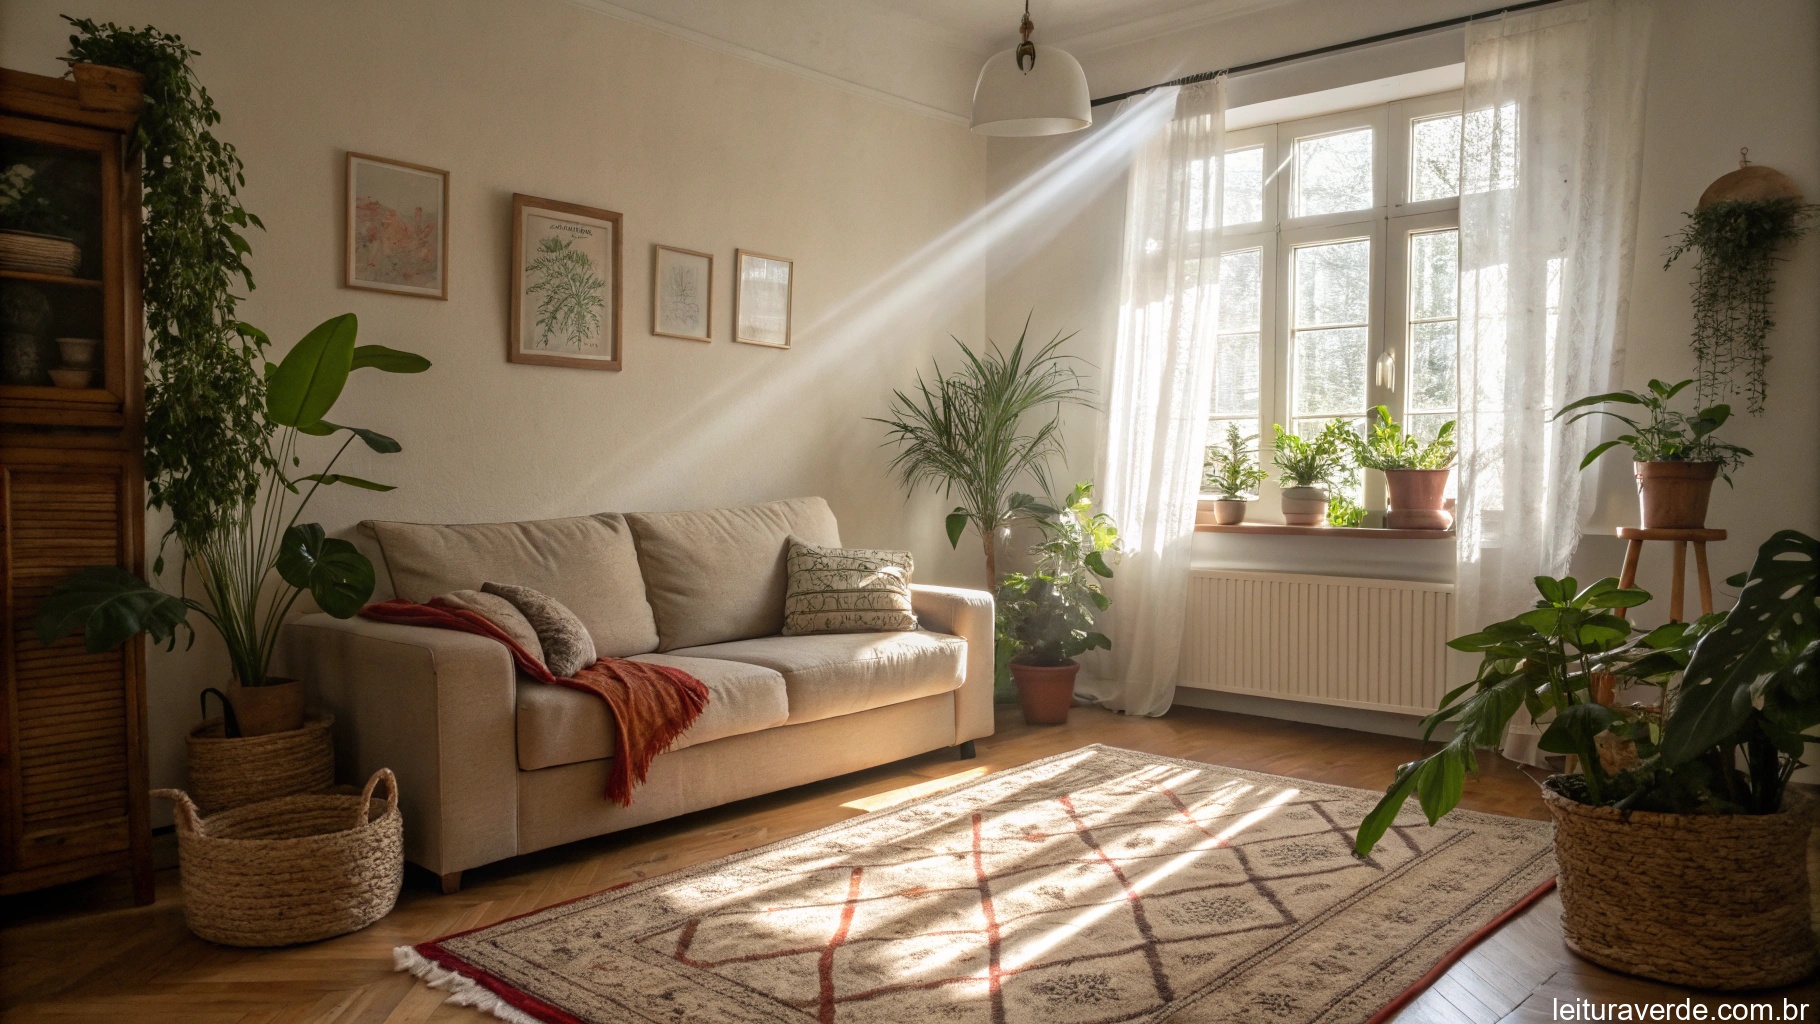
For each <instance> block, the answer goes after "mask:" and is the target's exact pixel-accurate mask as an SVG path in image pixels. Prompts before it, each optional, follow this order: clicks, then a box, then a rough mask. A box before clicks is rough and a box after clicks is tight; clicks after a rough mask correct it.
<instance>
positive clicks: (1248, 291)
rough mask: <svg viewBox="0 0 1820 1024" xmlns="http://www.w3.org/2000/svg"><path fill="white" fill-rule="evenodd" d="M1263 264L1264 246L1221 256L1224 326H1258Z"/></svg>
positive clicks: (1242, 328)
mask: <svg viewBox="0 0 1820 1024" xmlns="http://www.w3.org/2000/svg"><path fill="white" fill-rule="evenodd" d="M1263 266H1264V251H1263V250H1262V249H1244V250H1241V251H1239V252H1229V253H1226V254H1225V255H1223V256H1221V257H1220V330H1222V331H1256V330H1257V329H1258V306H1259V303H1260V302H1261V301H1262V299H1263V273H1262V271H1263Z"/></svg>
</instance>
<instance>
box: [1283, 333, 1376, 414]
mask: <svg viewBox="0 0 1820 1024" xmlns="http://www.w3.org/2000/svg"><path fill="white" fill-rule="evenodd" d="M1367 333H1368V332H1367V331H1366V329H1365V328H1363V327H1345V328H1341V329H1339V330H1331V331H1297V332H1296V336H1295V394H1294V396H1293V398H1294V401H1293V404H1292V408H1293V412H1294V415H1295V416H1296V417H1298V418H1300V417H1304V416H1357V415H1360V414H1362V413H1363V412H1364V411H1365V379H1366V350H1367V348H1368V341H1367Z"/></svg>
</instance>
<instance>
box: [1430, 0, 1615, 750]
mask: <svg viewBox="0 0 1820 1024" xmlns="http://www.w3.org/2000/svg"><path fill="white" fill-rule="evenodd" d="M1649 18H1650V11H1649V6H1648V3H1647V0H1589V2H1587V3H1584V4H1579V5H1576V6H1572V7H1564V8H1550V9H1547V10H1541V11H1534V12H1530V13H1524V14H1512V15H1505V16H1502V17H1499V18H1492V19H1487V20H1485V21H1479V22H1473V23H1471V24H1469V25H1468V26H1467V29H1466V85H1465V99H1464V109H1465V124H1464V131H1462V133H1461V135H1462V138H1463V140H1464V142H1463V152H1462V154H1461V157H1462V159H1461V196H1460V271H1461V277H1460V302H1461V317H1460V381H1461V389H1462V394H1461V407H1460V422H1459V441H1460V463H1459V465H1460V473H1459V476H1460V480H1459V497H1458V501H1457V510H1456V520H1457V523H1456V526H1457V530H1458V544H1459V589H1458V594H1457V599H1456V605H1455V607H1456V608H1457V609H1458V614H1459V619H1458V622H1459V627H1460V629H1461V630H1462V631H1466V630H1472V629H1477V628H1479V627H1480V626H1482V625H1484V624H1485V623H1487V622H1491V621H1494V620H1497V619H1503V618H1507V617H1510V616H1512V615H1515V614H1517V613H1519V612H1520V611H1521V610H1522V609H1524V608H1527V607H1530V606H1531V605H1533V604H1534V602H1535V599H1536V592H1535V587H1534V585H1533V584H1532V582H1531V580H1532V579H1533V577H1535V576H1538V575H1549V576H1561V575H1565V574H1566V572H1567V567H1568V561H1569V559H1570V558H1571V557H1572V556H1573V553H1574V548H1575V547H1576V546H1577V545H1578V543H1579V539H1580V535H1581V532H1582V530H1583V528H1584V527H1585V525H1586V519H1587V516H1588V514H1590V511H1591V504H1592V495H1593V493H1594V488H1593V486H1592V485H1593V483H1594V481H1593V480H1592V479H1591V478H1590V476H1588V475H1585V474H1582V473H1581V471H1580V468H1579V466H1580V458H1581V456H1582V455H1583V454H1584V453H1585V452H1586V449H1587V447H1588V426H1587V424H1586V423H1580V424H1575V425H1572V426H1569V425H1566V424H1565V423H1563V422H1550V420H1549V417H1550V416H1551V415H1552V414H1553V412H1554V410H1556V409H1559V408H1560V407H1561V406H1562V405H1564V404H1565V403H1567V402H1570V401H1572V400H1574V399H1576V398H1579V397H1581V396H1583V395H1588V394H1593V393H1595V392H1599V391H1605V390H1609V388H1610V385H1611V384H1612V382H1613V379H1614V376H1615V373H1614V371H1615V368H1616V367H1617V366H1618V365H1619V364H1620V363H1621V361H1622V357H1623V345H1624V331H1625V324H1626V320H1627V319H1628V301H1629V291H1630V276H1631V266H1632V263H1633V256H1634V248H1635V243H1636V232H1637V189H1638V180H1639V178H1640V176H1641V163H1642V152H1643V139H1642V125H1643V82H1644V63H1645V57H1646V55H1647V52H1648V48H1649V47H1648V43H1649ZM1534 739H1535V734H1534V732H1533V731H1529V730H1513V732H1512V734H1511V735H1510V736H1509V737H1508V738H1507V740H1506V744H1505V752H1506V753H1507V754H1508V755H1509V756H1512V757H1515V758H1518V759H1520V760H1535V759H1536V757H1537V753H1536V751H1535V748H1534Z"/></svg>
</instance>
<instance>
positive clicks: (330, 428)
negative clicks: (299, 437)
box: [297, 420, 404, 455]
mask: <svg viewBox="0 0 1820 1024" xmlns="http://www.w3.org/2000/svg"><path fill="white" fill-rule="evenodd" d="M340 430H346V431H348V432H350V433H352V434H353V435H354V436H355V437H358V438H360V440H361V441H362V442H363V443H365V444H366V446H367V447H368V448H371V449H373V450H374V451H376V452H378V453H379V454H381V455H391V454H393V453H394V452H401V451H403V450H404V446H403V445H400V444H399V443H398V442H397V441H394V440H392V439H391V438H389V437H387V436H386V435H384V434H381V433H380V432H379V431H377V430H368V429H366V428H365V427H344V426H342V425H341V424H339V423H330V422H329V421H328V420H317V421H316V422H314V423H306V424H304V425H303V426H301V427H298V428H297V432H298V433H300V434H309V435H311V436H314V437H326V436H328V435H330V434H333V433H335V432H336V431H340Z"/></svg>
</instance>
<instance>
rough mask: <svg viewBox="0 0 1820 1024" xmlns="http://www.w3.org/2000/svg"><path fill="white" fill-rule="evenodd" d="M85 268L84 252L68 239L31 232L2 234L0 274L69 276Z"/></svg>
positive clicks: (0, 237) (5, 232) (0, 239)
mask: <svg viewBox="0 0 1820 1024" xmlns="http://www.w3.org/2000/svg"><path fill="white" fill-rule="evenodd" d="M81 265H82V249H81V248H80V247H78V246H77V245H76V243H74V242H72V241H70V240H69V239H67V238H59V237H57V236H56V235H40V234H35V233H33V232H30V231H0V270H29V271H32V272H33V273H38V274H57V275H59V276H68V275H70V274H74V273H75V272H76V268H78V267H80V266H81Z"/></svg>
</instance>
